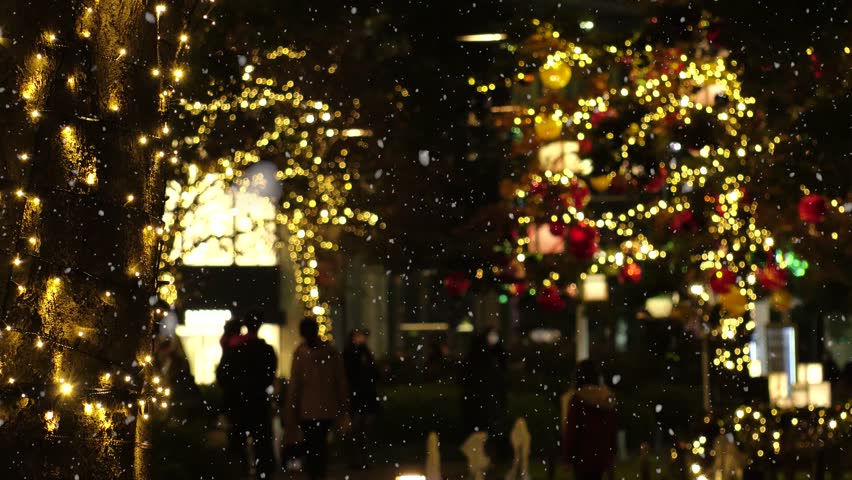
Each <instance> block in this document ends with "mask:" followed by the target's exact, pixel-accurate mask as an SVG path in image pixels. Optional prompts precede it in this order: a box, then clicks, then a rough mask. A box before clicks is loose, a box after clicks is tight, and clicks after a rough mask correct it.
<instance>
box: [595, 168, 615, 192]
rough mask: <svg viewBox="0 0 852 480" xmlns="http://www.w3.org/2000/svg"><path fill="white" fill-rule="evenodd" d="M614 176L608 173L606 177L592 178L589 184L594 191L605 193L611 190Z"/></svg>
mask: <svg viewBox="0 0 852 480" xmlns="http://www.w3.org/2000/svg"><path fill="white" fill-rule="evenodd" d="M613 176H614V175H613V174H611V173H608V174H606V175H598V176H596V177H592V178H590V179H589V183H590V184H591V185H592V189H594V191H596V192H598V193H603V192H605V191H607V190H609V186H610V185H612V177H613Z"/></svg>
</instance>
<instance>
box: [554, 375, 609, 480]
mask: <svg viewBox="0 0 852 480" xmlns="http://www.w3.org/2000/svg"><path fill="white" fill-rule="evenodd" d="M616 420H617V419H616V413H615V396H614V395H613V393H612V391H611V390H610V389H609V388H608V387H607V386H606V385H603V384H602V383H601V375H600V372H599V371H598V369H597V367H596V366H595V364H594V363H592V362H591V361H589V360H583V361H582V362H580V363H579V364H577V374H576V391H575V393H574V394H573V396H572V397H571V400H570V402H569V403H568V411H567V415H566V420H565V425H564V429H563V440H564V441H563V458H564V460H565V463H566V464H569V465H573V466H574V478H575V479H577V480H601V479H602V478H603V474H604V473H605V472H607V471H609V470H610V469H611V468H612V467H613V464H614V461H615V447H616V435H617V426H616Z"/></svg>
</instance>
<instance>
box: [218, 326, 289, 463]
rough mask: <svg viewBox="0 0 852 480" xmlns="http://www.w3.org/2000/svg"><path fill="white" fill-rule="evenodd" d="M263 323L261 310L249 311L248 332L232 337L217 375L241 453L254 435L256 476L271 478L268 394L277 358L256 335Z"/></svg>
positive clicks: (271, 458) (270, 432) (272, 460)
mask: <svg viewBox="0 0 852 480" xmlns="http://www.w3.org/2000/svg"><path fill="white" fill-rule="evenodd" d="M262 324H263V314H262V313H260V312H250V313H249V314H248V315H246V318H245V322H244V325H245V327H246V330H247V332H246V334H245V336H244V337H243V338H242V339H241V340H234V339H233V338H231V339H230V340H231V341H232V342H233V346H232V347H230V348H226V349H223V351H222V361H221V362H220V363H219V367H218V368H217V369H216V378H217V381H218V382H219V384H220V385H222V386H223V388H225V390H226V392H228V391H230V394H229V396H230V398H229V399H228V400H227V401H228V402H230V405H231V406H232V415H233V420H234V428H235V429H236V431H237V432H239V435H238V441H239V443H240V445H239V447H240V453H241V454H242V455H246V453H245V452H246V437H248V438H251V441H252V446H253V451H254V471H255V475H256V477H257V478H272V474H273V470H274V458H273V451H272V438H273V437H272V413H271V411H270V403H269V397H270V395H271V394H272V393H273V390H274V387H273V384H274V382H275V370H276V366H277V364H278V362H277V359H276V357H275V351H274V350H273V349H272V347H271V346H269V344H267V343H266V342H265V341H264V340H263V339H261V338H259V337H258V336H257V333H258V331H259V330H260V326H261V325H262ZM243 458H245V457H243Z"/></svg>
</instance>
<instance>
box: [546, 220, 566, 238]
mask: <svg viewBox="0 0 852 480" xmlns="http://www.w3.org/2000/svg"><path fill="white" fill-rule="evenodd" d="M548 226H549V227H550V233H552V234H553V236H555V237H561V236H563V235H565V230H566V229H567V227H566V226H565V224H564V223H562V221H561V220H556V221H555V222H550V224H549V225H548Z"/></svg>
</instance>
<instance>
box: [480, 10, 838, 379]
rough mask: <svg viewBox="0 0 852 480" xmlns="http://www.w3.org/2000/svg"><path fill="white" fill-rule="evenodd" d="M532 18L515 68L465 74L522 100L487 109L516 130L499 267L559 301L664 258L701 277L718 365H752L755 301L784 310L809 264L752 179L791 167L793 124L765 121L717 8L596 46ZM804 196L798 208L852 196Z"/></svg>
mask: <svg viewBox="0 0 852 480" xmlns="http://www.w3.org/2000/svg"><path fill="white" fill-rule="evenodd" d="M534 24H535V26H536V31H535V33H534V34H533V35H532V36H531V37H529V38H527V39H526V40H525V41H523V42H521V43H519V44H506V45H505V48H506V49H508V50H509V52H510V53H512V54H513V58H514V64H513V66H512V67H513V69H512V71H504V72H501V74H500V76H499V78H495V79H493V80H490V79H486V80H483V79H477V78H475V77H471V78H469V84H470V85H472V86H474V87H475V88H476V89H477V91H478V92H480V93H481V94H483V95H486V96H488V97H490V98H491V97H493V98H499V97H497V95H498V94H499V93H500V92H499V91H500V90H503V91H505V92H506V94H505V96H508V98H510V102H509V105H498V104H493V105H492V107H491V112H492V117H493V122H494V123H495V125H496V126H497V127H498V129H500V130H501V131H503V132H505V133H506V135H507V137H508V138H509V140H510V141H511V143H512V151H511V155H510V159H509V164H510V172H509V174H508V175H507V178H506V180H504V182H503V184H501V186H500V190H501V194H502V195H503V197H504V199H505V203H506V205H507V208H508V215H509V217H510V218H511V225H510V226H508V228H507V229H506V231H505V237H504V240H503V241H502V243H501V244H500V245H499V246H498V247H497V249H496V251H497V254H498V258H499V260H498V261H497V262H496V264H495V265H494V266H493V267H492V268H491V270H492V271H493V273H494V274H495V275H496V276H497V278H498V280H499V281H500V282H501V283H503V284H504V285H505V288H506V289H507V290H508V292H509V293H511V294H515V295H519V294H525V295H534V296H535V298H536V302H537V303H538V305H539V306H540V307H541V308H543V309H545V310H550V311H559V310H561V309H564V308H565V306H566V302H565V301H564V297H565V296H566V295H575V294H576V293H575V292H576V286H575V282H577V281H578V280H580V279H583V278H585V277H586V276H587V275H589V274H594V273H601V272H602V273H606V274H609V275H611V276H615V277H617V278H618V280H619V281H620V282H622V283H637V282H640V281H641V277H642V271H643V269H644V268H646V266H647V264H648V262H656V263H661V262H665V263H662V264H663V265H665V266H666V267H664V269H665V270H668V272H669V274H670V275H671V276H674V277H677V278H678V279H680V280H681V281H680V282H675V283H680V284H681V285H694V287H693V288H690V289H684V291H683V292H682V293H683V294H685V295H694V296H695V297H696V298H695V300H696V302H697V303H698V304H699V305H700V306H701V307H702V308H701V312H702V314H701V316H700V317H701V318H698V319H697V320H698V323H695V324H694V326H695V328H696V329H699V330H703V327H702V325H707V326H708V327H709V328H710V331H711V332H712V334H713V336H714V337H715V338H716V340H717V341H718V345H719V347H718V348H717V349H716V350H715V352H716V357H715V358H714V360H713V363H714V364H715V365H716V366H718V367H720V368H723V369H729V370H738V371H742V370H744V369H745V368H746V367H747V364H748V362H749V351H748V347H747V346H746V345H745V340H746V338H747V337H748V336H749V333H750V331H751V330H752V329H753V328H754V326H755V324H754V322H753V320H752V318H751V313H750V312H751V311H752V310H753V309H754V305H755V303H754V302H755V301H756V300H757V299H758V298H760V297H769V298H770V299H771V302H772V305H773V307H774V308H775V309H776V310H779V311H786V310H788V309H789V308H790V303H791V295H790V293H789V292H788V291H787V290H786V289H785V287H786V286H787V283H788V281H789V279H790V278H791V277H793V276H800V275H802V274H804V270H805V269H804V268H803V267H804V264H803V263H802V262H801V261H798V260H797V259H796V257H795V255H791V254H790V253H789V252H790V251H791V250H792V248H791V245H792V244H793V241H794V239H795V237H793V236H787V237H785V238H777V237H776V236H775V234H774V233H773V231H772V230H771V229H769V228H767V226H766V225H765V224H764V223H763V219H762V218H761V216H760V215H759V214H758V212H759V211H760V210H759V204H760V202H761V201H762V200H763V199H764V198H765V195H764V191H762V190H759V189H758V188H756V187H755V185H758V184H757V183H756V182H755V179H757V178H759V177H761V176H762V174H763V171H764V170H765V169H767V168H769V167H770V166H775V167H778V166H779V164H778V163H776V161H777V160H776V159H775V158H774V155H775V153H776V151H777V150H778V149H779V145H780V144H781V143H782V142H783V141H784V138H783V137H782V135H781V134H771V133H769V132H768V131H767V129H766V116H765V114H764V113H762V111H761V108H760V105H758V104H757V102H756V100H755V98H754V97H752V96H750V95H749V94H748V88H747V86H745V85H743V84H742V83H741V81H740V74H741V71H742V66H741V65H740V64H739V63H738V61H737V60H736V59H734V58H732V56H731V55H730V53H729V52H728V51H727V50H725V49H724V48H721V47H720V46H719V45H718V43H717V42H716V39H715V36H714V31H713V29H712V26H713V22H712V21H711V19H709V18H706V17H705V18H702V19H701V20H700V22H698V24H697V25H695V26H692V27H689V26H687V27H683V26H681V27H680V29H681V30H682V31H683V32H685V33H684V34H683V35H682V37H681V38H678V39H676V40H672V39H671V38H670V37H669V36H667V35H661V34H660V32H655V28H654V25H653V24H652V25H651V26H650V28H648V29H646V30H644V31H642V32H640V33H638V34H636V35H635V36H633V37H632V38H630V39H628V40H625V41H623V42H622V43H620V44H607V45H592V46H590V47H588V48H587V47H583V46H581V45H579V44H575V43H574V42H572V41H570V40H567V39H565V38H564V36H562V35H561V34H560V32H559V31H557V30H556V29H555V28H554V27H553V26H551V25H548V24H542V23H540V22H538V21H534ZM806 198H807V197H806ZM798 200H799V198H796V199H795V202H797V203H798ZM809 201H812V202H813V203H814V204H815V206H813V207H810V204H808V203H807V202H809ZM803 202H804V203H803V204H802V205H803V206H801V208H800V211H801V215H802V217H801V219H802V220H798V219H796V220H795V221H804V222H810V223H813V224H817V223H821V222H822V221H823V220H824V219H825V217H826V216H827V215H839V214H841V213H843V212H844V208H845V207H844V206H843V199H833V200H828V201H826V200H824V199H822V198H812V199H810V200H803ZM833 238H834V239H835V240H837V239H838V234H837V233H834V234H833ZM690 316H691V315H690Z"/></svg>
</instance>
